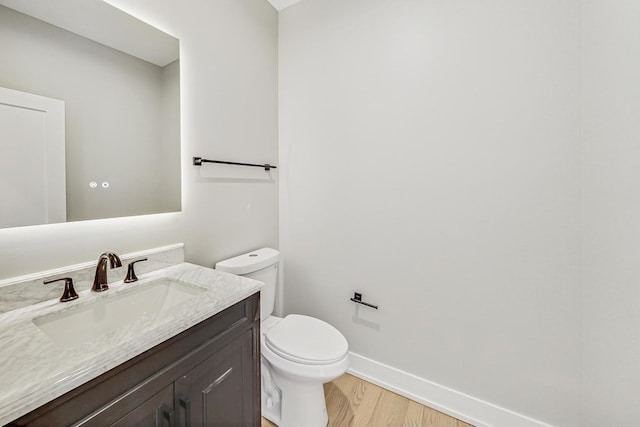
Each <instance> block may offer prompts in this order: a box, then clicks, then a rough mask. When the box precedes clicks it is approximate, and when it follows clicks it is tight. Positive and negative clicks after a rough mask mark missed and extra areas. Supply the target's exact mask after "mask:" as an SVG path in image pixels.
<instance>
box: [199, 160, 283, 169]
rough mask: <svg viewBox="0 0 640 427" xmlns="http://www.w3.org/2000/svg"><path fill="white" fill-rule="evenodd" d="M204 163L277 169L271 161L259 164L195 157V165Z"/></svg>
mask: <svg viewBox="0 0 640 427" xmlns="http://www.w3.org/2000/svg"><path fill="white" fill-rule="evenodd" d="M203 163H219V164H223V165H237V166H253V167H258V168H264V170H266V171H269V170H271V169H277V168H278V167H277V166H273V165H270V164H269V163H265V164H264V165H257V164H255V163H239V162H227V161H223V160H208V159H203V158H202V157H194V158H193V165H194V166H202V164H203Z"/></svg>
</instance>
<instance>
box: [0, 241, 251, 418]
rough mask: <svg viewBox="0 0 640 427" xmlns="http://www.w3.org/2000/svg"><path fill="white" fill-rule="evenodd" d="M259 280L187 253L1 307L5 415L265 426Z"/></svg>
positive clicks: (0, 410)
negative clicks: (127, 279)
mask: <svg viewBox="0 0 640 427" xmlns="http://www.w3.org/2000/svg"><path fill="white" fill-rule="evenodd" d="M173 251H174V252H176V250H173ZM177 252H180V250H178V251H177ZM128 258H130V259H133V258H135V256H129V257H128ZM150 258H151V257H150ZM124 259H125V257H123V263H124ZM151 261H153V260H151ZM152 268H153V266H151V267H147V269H152ZM81 270H82V269H79V271H78V272H77V273H76V276H77V277H78V280H76V281H77V282H78V283H80V284H81V287H84V288H86V287H88V281H86V280H83V279H82V278H83V277H84V276H86V272H82V271H81ZM120 270H121V269H120ZM141 270H143V269H141ZM117 273H119V275H121V273H122V272H121V271H117ZM83 275H84V276H83ZM85 282H87V283H85ZM261 285H262V284H261V282H257V281H254V280H251V279H246V278H242V277H239V276H234V275H231V274H226V273H223V272H218V271H215V270H212V269H209V268H204V267H200V266H196V265H193V264H189V263H184V262H180V263H178V264H175V265H171V266H169V267H164V268H159V269H157V270H154V271H150V272H145V273H139V280H138V281H137V282H134V283H123V282H122V280H119V281H118V280H116V281H113V282H110V284H109V287H110V289H109V290H108V291H106V292H101V293H97V292H92V291H91V290H89V289H85V290H80V291H79V292H78V293H79V294H80V298H78V299H77V300H74V301H71V302H67V303H61V302H59V301H58V300H57V299H55V300H48V301H43V302H40V303H36V304H32V305H29V306H26V307H22V308H19V309H16V310H12V311H8V312H6V313H3V314H1V315H0V342H2V347H1V348H0V362H1V364H0V366H2V368H0V369H1V370H0V378H1V379H2V384H3V388H2V390H0V425H5V424H6V425H10V426H57V425H65V426H67V425H77V426H134V425H135V426H145V425H153V426H156V425H159V426H168V427H169V426H170V427H173V426H234V425H237V426H252V425H253V426H259V425H260V318H259V316H260V309H259V307H260V296H259V295H260V294H259V289H260V286H261ZM1 289H2V288H0V290H1ZM145 304H146V305H145ZM154 307H157V309H154ZM141 312H142V314H140V313H141ZM105 319H106V321H105ZM87 331H88V332H87ZM93 332H95V333H93Z"/></svg>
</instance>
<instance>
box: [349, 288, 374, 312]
mask: <svg viewBox="0 0 640 427" xmlns="http://www.w3.org/2000/svg"><path fill="white" fill-rule="evenodd" d="M351 301H353V302H355V303H358V304H362V305H366V306H367V307H371V308H374V309H376V310H377V309H378V306H377V305H374V304H369V303H368V302H364V301H362V294H361V293H359V292H354V293H353V298H351Z"/></svg>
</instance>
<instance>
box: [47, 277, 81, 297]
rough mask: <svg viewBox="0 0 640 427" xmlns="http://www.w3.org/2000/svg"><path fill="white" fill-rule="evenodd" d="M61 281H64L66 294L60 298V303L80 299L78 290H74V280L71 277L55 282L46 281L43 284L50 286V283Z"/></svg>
mask: <svg viewBox="0 0 640 427" xmlns="http://www.w3.org/2000/svg"><path fill="white" fill-rule="evenodd" d="M61 280H64V292H63V293H62V296H61V297H60V302H67V301H73V300H74V299H78V294H77V293H76V290H75V289H74V288H73V279H72V278H71V277H63V278H62V279H54V280H45V281H44V282H42V283H44V284H45V285H48V284H49V283H54V282H59V281H61Z"/></svg>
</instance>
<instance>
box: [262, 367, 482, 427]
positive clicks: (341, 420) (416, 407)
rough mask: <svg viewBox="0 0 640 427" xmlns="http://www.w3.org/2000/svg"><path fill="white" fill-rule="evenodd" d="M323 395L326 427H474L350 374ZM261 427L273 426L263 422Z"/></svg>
mask: <svg viewBox="0 0 640 427" xmlns="http://www.w3.org/2000/svg"><path fill="white" fill-rule="evenodd" d="M324 394H325V397H326V400H327V412H328V414H329V427H383V426H385V427H396V426H397V427H473V426H471V425H470V424H467V423H465V422H462V421H460V420H457V419H455V418H453V417H450V416H448V415H445V414H443V413H442V412H438V411H436V410H434V409H431V408H429V407H426V406H424V405H421V404H419V403H416V402H414V401H412V400H409V399H407V398H405V397H402V396H400V395H398V394H395V393H393V392H390V391H388V390H385V389H383V388H382V387H378V386H377V385H375V384H371V383H368V382H366V381H364V380H361V379H359V378H356V377H354V376H352V375H349V374H344V375H343V376H341V377H340V378H337V379H336V380H334V381H332V382H330V383H327V384H325V385H324ZM262 427H275V425H274V424H272V423H271V422H269V421H267V420H266V419H264V418H263V419H262ZM300 427H304V426H300Z"/></svg>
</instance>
